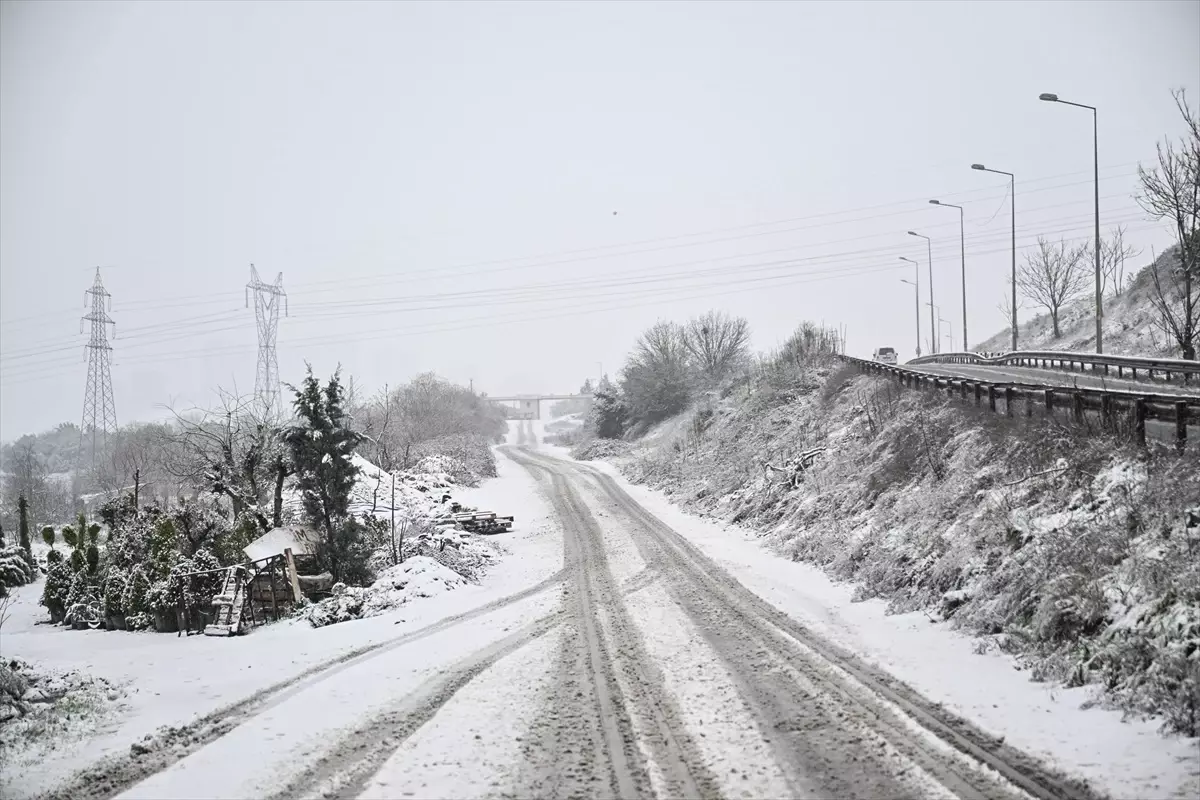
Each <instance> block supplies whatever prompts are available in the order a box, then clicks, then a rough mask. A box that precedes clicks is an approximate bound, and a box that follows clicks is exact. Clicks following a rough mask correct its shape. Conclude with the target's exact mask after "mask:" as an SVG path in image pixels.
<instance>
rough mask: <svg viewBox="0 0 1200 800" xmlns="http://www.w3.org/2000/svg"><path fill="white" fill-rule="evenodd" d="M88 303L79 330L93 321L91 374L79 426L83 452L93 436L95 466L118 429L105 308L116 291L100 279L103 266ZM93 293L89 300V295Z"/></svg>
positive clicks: (88, 291) (109, 304)
mask: <svg viewBox="0 0 1200 800" xmlns="http://www.w3.org/2000/svg"><path fill="white" fill-rule="evenodd" d="M84 295H85V299H84V306H85V307H87V305H88V303H89V302H90V304H91V312H90V313H88V314H85V315H84V316H83V317H82V318H81V319H80V320H79V332H80V333H83V323H84V322H85V321H86V322H90V323H92V330H91V334H92V335H91V338H89V339H88V343H87V345H86V346H87V353H88V374H87V388H86V389H84V392H83V422H82V423H81V424H80V426H79V452H80V456H82V455H83V441H84V438H85V437H86V436H87V435H88V432H89V430H90V432H91V436H92V466H93V467H95V466H96V459H97V456H98V455H99V453H100V450H101V446H102V445H103V444H106V443H107V442H108V437H110V436H112V435H113V434H114V433H116V432H117V407H116V405H115V404H114V403H113V389H112V345H110V344H109V343H108V328H106V327H105V326H106V325H112V326H114V331H115V329H116V323H115V322H113V320H112V317H110V316H109V315H108V313H107V312H106V311H105V309H104V305H105V301H106V300H107V302H108V306H109V308H111V307H112V295H110V294H109V293H108V291H107V290H105V288H104V284H103V283H102V282H101V281H100V268H99V267H96V280H95V282H93V283H92V288H90V289H88V290H87V292H85V293H84ZM89 295H90V297H91V300H90V301H89V300H88V299H86V298H87V296H89Z"/></svg>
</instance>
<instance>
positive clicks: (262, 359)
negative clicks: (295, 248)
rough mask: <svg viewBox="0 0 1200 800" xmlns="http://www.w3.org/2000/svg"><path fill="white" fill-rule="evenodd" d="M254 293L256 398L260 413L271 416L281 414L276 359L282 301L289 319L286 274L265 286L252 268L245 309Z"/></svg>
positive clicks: (247, 285) (251, 267)
mask: <svg viewBox="0 0 1200 800" xmlns="http://www.w3.org/2000/svg"><path fill="white" fill-rule="evenodd" d="M251 291H253V292H254V317H255V319H256V320H257V321H258V373H257V374H256V375H255V377H254V398H255V400H256V401H257V403H258V405H259V408H260V410H261V411H262V412H263V413H264V414H266V415H268V416H271V415H274V414H277V413H279V411H280V408H279V362H278V361H277V360H276V359H275V336H276V334H277V333H278V331H279V301H280V298H282V299H283V314H284V316H287V293H286V292H284V291H283V273H282V272H281V273H279V274H278V275H277V276H275V282H274V283H264V282H263V280H262V279H261V278H260V277H258V270H257V269H255V268H254V265H253V264H251V265H250V282H249V283H247V284H246V307H247V308H249V307H250V292H251Z"/></svg>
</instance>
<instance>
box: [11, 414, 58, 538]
mask: <svg viewBox="0 0 1200 800" xmlns="http://www.w3.org/2000/svg"><path fill="white" fill-rule="evenodd" d="M5 469H6V471H7V473H8V474H7V475H5V476H4V480H3V487H4V492H3V503H4V511H5V512H6V514H5V516H6V517H8V518H9V522H10V524H12V523H13V522H14V519H13V518H12V517H11V516H10V515H11V514H13V513H14V512H15V511H16V508H17V499H18V498H20V497H24V498H25V500H26V502H28V503H29V515H30V517H31V518H32V519H34V520H43V519H45V515H46V512H47V509H48V506H49V505H50V504H51V486H50V482H49V481H48V480H47V475H46V466H45V463H44V462H43V460H42V457H41V456H40V455H39V454H38V452H37V448H36V440H35V439H34V437H32V436H22V437H21V438H20V439H18V440H17V442H16V444H15V445H13V447H12V453H11V455H10V456H9V460H8V463H7V464H6V465H5Z"/></svg>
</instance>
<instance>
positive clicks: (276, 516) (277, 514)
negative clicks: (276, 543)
mask: <svg viewBox="0 0 1200 800" xmlns="http://www.w3.org/2000/svg"><path fill="white" fill-rule="evenodd" d="M286 479H287V470H286V469H285V468H284V467H283V465H282V464H276V465H275V504H274V507H273V508H272V509H271V522H272V523H273V524H274V525H275V527H276V528H278V527H280V526H281V525H283V482H284V480H286Z"/></svg>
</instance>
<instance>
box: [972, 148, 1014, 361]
mask: <svg viewBox="0 0 1200 800" xmlns="http://www.w3.org/2000/svg"><path fill="white" fill-rule="evenodd" d="M971 169H977V170H979V171H980V172H994V173H996V174H997V175H1007V176H1008V196H1009V198H1011V200H1012V208H1011V213H1010V214H1009V216H1010V217H1012V322H1011V325H1012V349H1013V352H1016V350H1017V176H1015V175H1013V174H1012V173H1011V172H1005V171H1004V170H1002V169H988V168H987V167H985V166H984V165H983V164H972V165H971Z"/></svg>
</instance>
